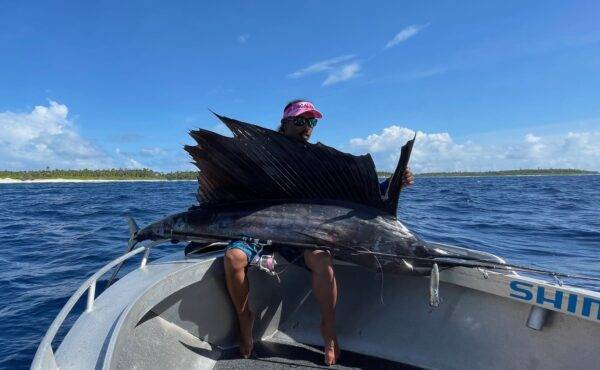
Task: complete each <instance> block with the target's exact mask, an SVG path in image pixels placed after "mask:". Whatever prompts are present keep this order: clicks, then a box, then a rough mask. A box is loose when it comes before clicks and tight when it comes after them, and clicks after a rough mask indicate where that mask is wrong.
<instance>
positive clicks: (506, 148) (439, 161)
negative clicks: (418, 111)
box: [349, 125, 600, 172]
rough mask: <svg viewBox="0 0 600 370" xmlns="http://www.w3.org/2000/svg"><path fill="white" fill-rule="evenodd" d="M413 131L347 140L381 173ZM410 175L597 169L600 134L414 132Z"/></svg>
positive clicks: (395, 128) (392, 128)
mask: <svg viewBox="0 0 600 370" xmlns="http://www.w3.org/2000/svg"><path fill="white" fill-rule="evenodd" d="M414 134H415V131H413V130H411V129H409V128H406V127H400V126H396V125H394V126H390V127H387V128H385V129H383V130H382V131H381V132H380V133H377V134H371V135H368V136H367V137H365V138H355V139H352V140H350V142H349V146H350V148H351V151H353V152H355V153H364V152H370V153H372V155H373V158H374V160H375V163H376V165H377V166H378V168H380V169H382V170H390V169H393V168H394V167H395V165H396V162H397V160H398V156H399V152H400V148H401V147H402V145H404V143H406V141H408V140H410V139H412V138H413V136H414ZM411 167H412V168H413V170H414V171H415V172H436V171H487V170H507V169H519V168H579V169H588V170H600V131H598V132H579V133H573V132H570V133H567V134H563V135H559V136H558V137H556V136H553V137H543V136H537V135H534V134H532V133H530V134H527V135H525V137H524V139H523V140H519V139H518V138H515V139H513V141H512V142H509V143H505V144H503V145H494V144H482V143H475V142H473V141H470V140H467V141H465V142H462V143H459V142H456V141H455V140H454V139H453V138H452V137H451V135H450V134H449V133H447V132H442V133H425V132H421V131H417V140H416V141H415V146H414V148H413V152H412V157H411Z"/></svg>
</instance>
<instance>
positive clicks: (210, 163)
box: [135, 116, 432, 274]
mask: <svg viewBox="0 0 600 370" xmlns="http://www.w3.org/2000/svg"><path fill="white" fill-rule="evenodd" d="M218 117H219V118H220V119H221V120H222V121H223V122H224V123H225V125H227V127H228V128H229V129H230V130H231V131H232V132H233V134H234V137H233V138H231V137H225V136H221V135H218V134H215V133H213V132H210V131H206V130H199V131H192V132H191V133H190V134H191V136H192V137H193V138H194V139H195V140H196V141H197V143H198V145H196V146H186V147H185V149H186V150H187V151H188V152H189V153H190V154H191V156H192V157H193V159H194V161H195V164H196V165H197V166H198V168H199V169H200V172H199V177H198V180H199V183H200V184H199V185H200V186H199V189H198V200H199V202H200V205H199V206H196V207H192V208H191V209H190V210H188V211H187V212H182V213H178V214H175V215H172V216H168V217H166V218H164V219H163V220H160V221H158V222H155V223H153V224H151V225H148V226H147V227H146V228H144V229H142V230H140V231H139V232H138V233H137V234H136V235H135V240H136V241H138V242H139V241H143V240H148V239H150V240H158V239H172V240H202V241H212V240H236V239H240V238H243V237H249V238H254V239H259V240H262V241H269V242H275V243H274V244H275V245H278V246H285V245H289V246H296V247H302V246H304V247H306V246H323V247H324V248H331V250H337V251H340V252H347V253H340V255H339V256H338V255H336V257H337V258H341V259H345V260H348V261H351V262H355V263H358V264H361V265H364V266H366V267H369V268H377V269H383V270H384V271H393V272H398V273H410V274H421V273H427V272H428V271H429V268H428V267H429V266H430V265H429V264H428V263H426V262H420V263H415V262H414V260H412V259H410V257H411V256H412V257H419V258H423V259H424V260H425V259H426V257H430V256H431V253H432V252H431V250H430V248H428V247H427V246H426V244H425V243H424V242H423V241H422V240H420V239H419V238H418V237H417V236H415V235H414V234H413V233H411V232H410V231H409V230H408V229H407V228H406V227H405V226H404V225H402V224H401V223H400V222H399V221H398V220H397V218H396V213H397V203H398V197H399V193H400V183H401V176H402V174H403V172H404V170H405V169H406V166H407V162H408V157H409V155H410V150H411V148H412V143H413V141H414V140H411V141H409V142H408V143H407V145H405V146H404V147H403V150H402V156H401V158H400V162H399V163H398V167H397V168H396V171H395V173H394V175H393V176H392V179H391V181H390V186H389V187H388V190H387V192H386V194H384V196H383V197H382V195H381V194H380V192H379V182H378V179H377V174H376V172H375V166H374V164H373V161H372V159H371V157H370V156H369V155H364V156H354V155H350V154H347V153H343V152H340V151H337V150H335V149H333V148H331V147H328V146H325V145H323V144H320V143H319V144H310V143H306V142H301V141H296V140H294V139H291V138H288V137H286V136H284V135H282V134H280V133H278V132H275V131H272V130H268V129H265V128H262V127H259V126H255V125H251V124H248V123H244V122H240V121H236V120H232V119H229V118H226V117H222V116H218ZM377 255H385V256H390V255H397V256H400V257H399V258H397V259H389V258H386V259H384V260H380V259H378V258H377ZM402 257H403V258H402ZM417 260H418V259H417Z"/></svg>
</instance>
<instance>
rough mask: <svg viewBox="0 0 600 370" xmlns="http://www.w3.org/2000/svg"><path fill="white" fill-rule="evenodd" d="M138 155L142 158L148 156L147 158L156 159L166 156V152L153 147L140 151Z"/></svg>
mask: <svg viewBox="0 0 600 370" xmlns="http://www.w3.org/2000/svg"><path fill="white" fill-rule="evenodd" d="M140 154H141V155H143V156H148V157H156V156H159V155H165V154H167V152H166V151H165V150H164V149H162V148H159V147H153V148H142V149H140Z"/></svg>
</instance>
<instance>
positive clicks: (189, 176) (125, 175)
mask: <svg viewBox="0 0 600 370" xmlns="http://www.w3.org/2000/svg"><path fill="white" fill-rule="evenodd" d="M592 174H598V172H596V171H585V170H577V169H571V168H566V169H563V168H549V169H520V170H508V171H485V172H427V173H420V174H417V176H423V177H460V176H527V175H592ZM377 175H378V176H379V177H390V176H391V175H392V172H386V171H379V172H377ZM197 177H198V172H196V171H177V172H157V171H153V170H151V169H148V168H143V169H135V170H131V169H114V168H113V169H106V170H89V169H83V170H59V169H53V170H51V169H46V170H38V171H0V179H2V178H10V179H15V180H43V179H68V180H196V179H197Z"/></svg>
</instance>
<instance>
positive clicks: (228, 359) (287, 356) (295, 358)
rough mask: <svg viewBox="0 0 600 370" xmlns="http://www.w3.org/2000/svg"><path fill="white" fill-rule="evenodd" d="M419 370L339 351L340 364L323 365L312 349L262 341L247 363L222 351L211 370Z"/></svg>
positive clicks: (320, 354)
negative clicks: (299, 369) (294, 369)
mask: <svg viewBox="0 0 600 370" xmlns="http://www.w3.org/2000/svg"><path fill="white" fill-rule="evenodd" d="M291 368H303V369H305V368H309V369H381V370H387V369H419V368H418V367H414V366H409V365H404V364H400V363H398V362H394V361H389V360H385V359H380V358H376V357H371V356H365V355H362V354H358V353H355V352H349V351H342V354H341V356H340V363H339V364H337V365H334V366H327V365H325V364H323V352H322V351H321V350H320V349H318V348H315V347H313V346H308V345H304V344H300V343H277V342H271V341H263V342H259V343H256V344H255V345H254V352H253V355H252V357H251V358H249V359H240V358H239V351H238V349H237V348H232V349H230V350H227V351H223V352H222V354H221V356H220V358H219V359H218V361H217V363H216V364H215V367H214V369H240V370H248V369H291Z"/></svg>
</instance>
